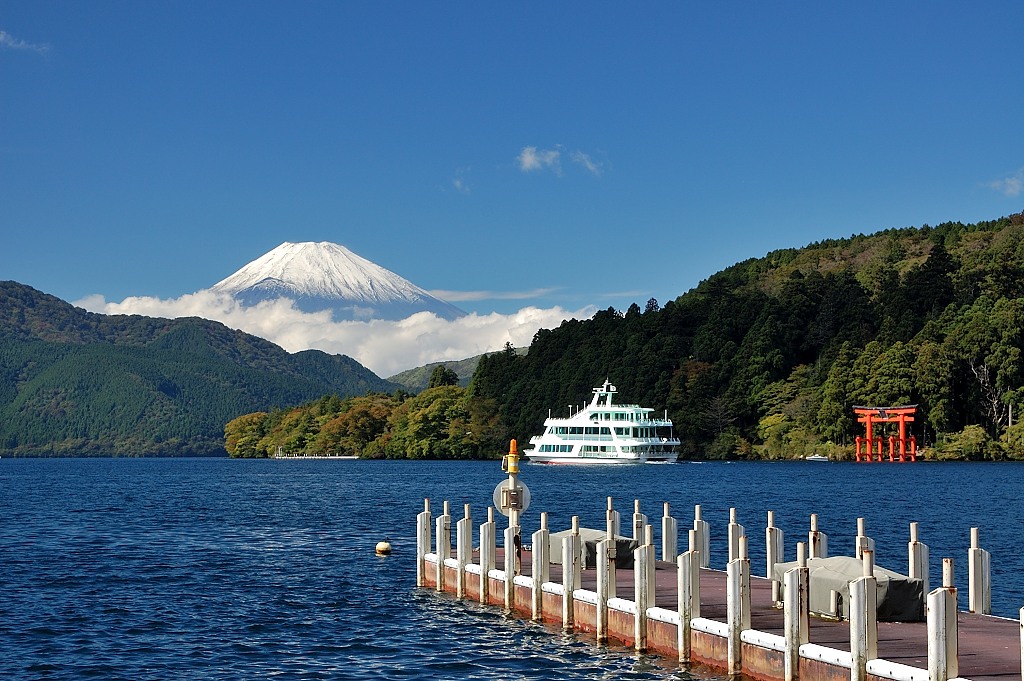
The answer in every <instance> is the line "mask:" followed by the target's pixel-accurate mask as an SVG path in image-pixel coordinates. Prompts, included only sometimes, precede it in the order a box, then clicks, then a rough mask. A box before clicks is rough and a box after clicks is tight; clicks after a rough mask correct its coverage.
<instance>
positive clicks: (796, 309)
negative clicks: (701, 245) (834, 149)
mask: <svg viewBox="0 0 1024 681" xmlns="http://www.w3.org/2000/svg"><path fill="white" fill-rule="evenodd" d="M638 276H642V273H640V274H638ZM1022 341H1024V215H1022V214H1015V215H1012V216H1010V217H1007V218H1003V219H999V220H994V221H990V222H983V223H978V224H972V225H964V224H960V223H947V224H942V225H939V226H937V227H929V226H927V225H925V226H922V227H920V228H907V229H893V230H887V231H885V232H881V233H878V234H873V235H870V236H863V235H858V236H854V237H851V238H849V239H840V240H830V241H823V242H820V243H815V244H811V245H810V246H807V247H805V248H800V249H787V250H780V251H775V252H773V253H769V254H768V255H767V256H765V257H763V258H756V259H751V260H747V261H744V262H741V263H739V264H737V265H734V266H732V267H730V268H728V269H726V270H724V271H722V272H719V273H718V274H715V275H714V276H712V277H709V278H708V279H707V280H705V281H703V282H701V283H700V284H699V285H698V286H697V287H696V288H695V289H693V290H691V291H689V292H687V293H685V294H684V295H682V296H680V297H679V298H677V299H675V300H673V301H670V302H668V303H666V304H665V305H664V307H660V306H659V305H658V303H657V301H654V300H651V301H648V303H647V305H646V307H645V309H641V308H640V307H639V306H637V305H633V306H632V307H630V309H629V310H627V311H625V312H624V313H622V312H619V311H616V310H614V309H608V310H605V311H602V312H599V313H598V314H596V315H595V316H594V317H593V318H592V319H590V320H586V321H567V322H564V323H563V324H562V325H561V326H560V327H558V328H557V329H553V330H542V331H540V332H538V333H537V335H536V336H535V338H534V341H533V343H532V345H531V346H530V349H529V352H528V353H527V354H526V355H523V356H518V355H515V354H514V353H512V352H505V353H497V354H494V355H489V356H487V357H484V358H482V359H481V361H480V364H479V366H478V368H477V371H476V373H475V375H474V378H473V381H472V383H471V386H470V394H471V395H472V396H473V398H474V399H475V400H484V401H487V400H490V401H492V402H493V403H494V404H495V405H496V407H497V410H498V414H499V417H500V421H501V423H502V424H503V426H504V428H505V430H506V432H507V433H508V434H510V435H511V436H513V437H519V438H520V439H521V440H523V441H525V439H526V438H527V437H529V436H530V435H532V434H537V433H539V432H540V429H541V425H542V423H543V420H544V418H545V417H546V416H547V415H548V411H549V410H554V411H555V412H556V413H557V412H558V411H559V410H565V409H566V406H565V405H568V404H576V405H578V404H581V403H582V402H584V401H585V400H586V399H587V398H588V397H589V396H590V391H591V388H592V387H593V386H596V385H599V384H600V383H601V382H602V381H603V380H604V379H605V378H608V379H610V380H611V381H612V383H614V384H615V385H616V386H618V389H619V394H620V395H621V396H622V398H623V400H628V401H631V402H638V403H640V404H643V405H645V406H651V407H655V408H656V409H657V410H658V411H661V410H662V409H664V408H667V409H668V413H669V416H670V418H672V419H673V421H674V422H675V424H676V430H677V434H678V435H679V436H680V437H681V439H682V441H683V455H684V456H711V457H754V456H757V457H767V458H776V457H779V458H781V457H786V458H789V457H795V456H803V455H805V454H809V453H812V452H821V453H830V454H832V455H834V456H849V455H850V452H851V448H852V444H853V441H854V438H855V437H856V436H857V435H858V434H862V431H861V426H860V425H859V424H857V423H856V421H855V419H854V414H853V413H852V407H853V406H854V405H869V406H893V405H906V404H917V405H919V408H918V416H917V420H916V422H915V423H914V424H913V430H912V433H913V434H914V436H915V437H916V439H917V441H918V444H919V445H934V447H933V449H932V452H931V453H932V455H933V456H935V457H937V458H942V457H949V458H1007V457H1010V458H1024V429H1022V428H1021V427H1020V426H1018V425H1016V424H1015V425H1014V426H1013V427H1012V428H1007V426H1008V424H1009V419H1010V417H1011V414H1013V415H1016V416H1017V418H1019V416H1020V415H1021V414H1024V410H1022V409H1021V406H1022V402H1024V393H1022V391H1021V384H1022V380H1024V371H1022V363H1021V361H1022V360H1021V351H1022ZM885 434H886V435H887V434H888V433H885ZM844 445H845V447H844Z"/></svg>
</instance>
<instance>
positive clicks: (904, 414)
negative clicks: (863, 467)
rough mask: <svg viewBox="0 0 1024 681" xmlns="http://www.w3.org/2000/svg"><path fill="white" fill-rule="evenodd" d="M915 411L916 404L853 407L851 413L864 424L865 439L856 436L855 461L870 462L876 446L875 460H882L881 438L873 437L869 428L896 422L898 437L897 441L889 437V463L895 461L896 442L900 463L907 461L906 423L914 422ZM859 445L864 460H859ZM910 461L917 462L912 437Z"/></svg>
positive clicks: (912, 438) (915, 443)
mask: <svg viewBox="0 0 1024 681" xmlns="http://www.w3.org/2000/svg"><path fill="white" fill-rule="evenodd" d="M916 411H917V405H916V404H909V405H906V406H903V407H854V408H853V412H854V413H855V414H857V420H858V421H860V422H861V423H863V424H864V427H865V430H866V432H867V437H865V438H862V437H861V436H859V435H858V436H857V461H871V460H872V459H871V457H872V452H873V450H875V445H877V457H878V458H877V459H875V460H876V461H881V460H882V440H883V438H881V437H877V438H876V437H873V436H872V434H871V426H872V425H873V424H875V423H891V422H893V421H896V422H897V423H899V424H900V436H899V438H898V439H897V438H896V437H895V436H894V435H890V436H889V438H888V439H889V461H895V460H896V459H895V458H894V457H895V455H896V442H899V453H900V461H906V460H907V453H908V452H907V445H908V440H907V423H912V422H913V421H914V413H915V412H916ZM861 445H865V446H864V458H861ZM909 445H910V447H909V449H910V452H909V454H910V460H911V461H917V441H916V440H915V439H914V436H913V435H911V436H910V440H909Z"/></svg>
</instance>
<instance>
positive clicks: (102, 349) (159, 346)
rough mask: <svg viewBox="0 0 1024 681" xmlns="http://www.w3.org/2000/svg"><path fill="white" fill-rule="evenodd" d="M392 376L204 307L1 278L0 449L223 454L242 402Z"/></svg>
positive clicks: (366, 384)
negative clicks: (61, 293) (156, 309)
mask: <svg viewBox="0 0 1024 681" xmlns="http://www.w3.org/2000/svg"><path fill="white" fill-rule="evenodd" d="M395 387H396V386H395V385H394V384H392V383H389V382H387V381H384V380H382V379H380V378H378V377H377V376H375V375H374V374H373V373H372V372H371V371H369V370H368V369H366V368H364V367H362V366H361V365H359V364H358V363H357V362H356V361H354V360H352V359H351V358H349V357H345V356H343V355H327V354H325V353H322V352H319V351H306V352H299V353H294V354H289V353H288V352H285V351H284V350H283V349H281V348H280V347H278V346H277V345H274V344H273V343H270V342H268V341H265V340H263V339H261V338H257V337H255V336H250V335H248V334H245V333H242V332H240V331H235V330H232V329H229V328H228V327H226V326H224V325H223V324H219V323H217V322H211V321H207V320H204V319H198V318H185V319H174V320H171V319H156V318H152V317H141V316H124V315H100V314H92V313H89V312H86V311H85V310H81V309H79V308H76V307H73V306H72V305H69V304H68V303H66V302H64V301H62V300H60V299H59V298H55V297H53V296H49V295H46V294H44V293H41V292H39V291H36V290H35V289H32V288H30V287H28V286H25V285H23V284H18V283H16V282H0V452H2V455H3V456H89V455H95V456H197V455H203V456H205V455H212V456H223V455H224V453H225V452H224V437H223V434H224V423H225V422H227V421H228V420H230V419H232V418H234V417H235V416H237V415H238V414H244V413H249V412H252V411H254V410H257V409H268V408H271V407H274V406H286V405H293V404H296V403H299V402H303V401H306V400H310V399H314V398H316V397H319V396H320V395H323V394H324V393H327V392H337V393H340V394H346V395H352V394H360V395H361V394H365V393H366V392H369V391H382V390H389V389H393V388H395Z"/></svg>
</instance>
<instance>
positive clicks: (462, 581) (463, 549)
mask: <svg viewBox="0 0 1024 681" xmlns="http://www.w3.org/2000/svg"><path fill="white" fill-rule="evenodd" d="M472 557H473V520H472V518H471V517H470V515H469V504H466V505H465V513H464V514H463V518H462V520H460V521H459V522H457V523H455V561H456V563H457V566H456V568H455V579H456V582H455V595H456V597H457V598H465V597H466V565H467V564H468V563H469V562H470V560H471V559H472Z"/></svg>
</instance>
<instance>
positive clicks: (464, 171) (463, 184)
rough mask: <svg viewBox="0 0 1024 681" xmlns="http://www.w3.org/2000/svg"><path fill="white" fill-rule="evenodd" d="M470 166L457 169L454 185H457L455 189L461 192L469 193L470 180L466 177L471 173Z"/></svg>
mask: <svg viewBox="0 0 1024 681" xmlns="http://www.w3.org/2000/svg"><path fill="white" fill-rule="evenodd" d="M469 171H470V168H459V169H458V170H456V171H455V177H454V178H452V186H453V187H455V191H457V192H459V193H460V194H469V193H470V188H469V182H467V181H466V177H467V176H468V175H469Z"/></svg>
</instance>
